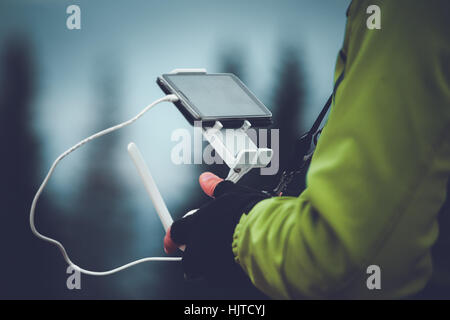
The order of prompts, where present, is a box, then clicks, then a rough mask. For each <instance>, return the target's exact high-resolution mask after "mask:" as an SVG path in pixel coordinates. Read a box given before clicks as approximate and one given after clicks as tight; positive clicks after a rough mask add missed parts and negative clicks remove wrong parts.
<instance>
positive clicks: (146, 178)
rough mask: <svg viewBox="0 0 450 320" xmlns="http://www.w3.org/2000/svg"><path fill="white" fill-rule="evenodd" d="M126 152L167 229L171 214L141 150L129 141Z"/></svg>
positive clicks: (170, 223) (171, 220)
mask: <svg viewBox="0 0 450 320" xmlns="http://www.w3.org/2000/svg"><path fill="white" fill-rule="evenodd" d="M128 154H129V155H130V157H131V159H132V160H133V162H134V164H135V165H136V168H137V170H138V173H139V175H140V176H141V178H142V181H143V182H144V186H145V189H146V190H147V193H148V195H149V196H150V199H151V200H152V202H153V205H154V206H155V209H156V212H157V213H158V216H159V219H160V220H161V223H162V225H163V227H164V230H165V231H166V232H167V229H169V227H170V226H171V225H172V223H173V219H172V216H171V215H170V213H169V210H167V206H166V203H165V202H164V200H163V198H162V196H161V193H160V192H159V190H158V187H157V186H156V182H155V180H154V179H153V177H152V175H151V173H150V170H149V169H148V167H147V165H146V164H145V160H144V158H143V157H142V154H141V152H140V151H139V149H138V147H137V146H136V144H134V143H133V142H130V143H129V144H128Z"/></svg>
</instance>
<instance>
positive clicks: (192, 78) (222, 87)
mask: <svg viewBox="0 0 450 320" xmlns="http://www.w3.org/2000/svg"><path fill="white" fill-rule="evenodd" d="M156 82H157V84H158V85H159V86H160V88H161V89H162V90H163V91H164V92H165V93H166V94H175V95H177V96H178V97H179V99H180V100H179V101H177V102H175V105H176V107H177V108H178V109H179V110H180V111H181V113H182V114H183V115H184V117H185V118H186V119H187V120H188V121H189V123H191V124H194V121H201V123H202V126H204V127H207V126H213V125H214V123H215V122H216V121H220V122H221V123H222V125H223V127H225V128H237V127H240V126H241V125H242V124H243V123H244V121H245V120H248V121H249V122H250V123H251V124H252V126H253V127H266V126H268V125H270V124H271V123H272V113H271V112H270V111H269V109H267V108H266V107H265V106H264V104H263V103H262V102H261V101H259V100H258V98H256V96H255V95H254V94H253V93H252V92H251V91H250V90H249V89H248V88H247V87H246V86H245V85H244V84H243V83H242V81H241V80H239V78H238V77H236V76H235V75H234V74H231V73H212V74H207V73H195V72H192V73H189V72H186V73H185V72H183V73H174V74H163V75H162V76H160V77H158V79H157V81H156Z"/></svg>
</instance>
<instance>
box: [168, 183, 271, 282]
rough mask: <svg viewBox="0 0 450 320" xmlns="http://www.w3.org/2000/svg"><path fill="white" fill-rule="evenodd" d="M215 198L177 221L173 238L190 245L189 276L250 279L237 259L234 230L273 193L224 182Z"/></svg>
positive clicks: (186, 258) (187, 253) (187, 254)
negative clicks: (243, 217)
mask: <svg viewBox="0 0 450 320" xmlns="http://www.w3.org/2000/svg"><path fill="white" fill-rule="evenodd" d="M214 197H215V199H213V200H211V201H210V202H208V203H207V204H205V205H203V206H202V207H200V208H199V210H198V211H197V212H195V213H194V214H192V215H190V216H187V217H185V218H182V219H179V220H177V221H175V222H174V223H173V224H172V226H171V229H170V231H169V232H170V238H171V240H172V241H173V242H175V243H176V244H177V245H181V244H185V245H186V249H185V251H184V254H183V261H182V263H183V269H184V272H185V276H186V278H188V279H196V278H203V277H204V278H206V279H208V280H210V281H212V282H216V283H221V284H233V283H236V282H239V281H242V280H243V279H248V277H247V276H246V275H245V273H244V271H243V270H242V268H241V267H240V266H239V265H238V264H237V263H236V262H235V260H234V255H233V252H232V247H231V245H232V241H233V233H234V229H235V227H236V225H237V223H238V222H239V219H240V218H241V216H242V214H244V213H248V212H249V211H250V210H251V209H252V208H253V206H254V205H255V204H256V203H257V202H259V201H261V200H264V199H266V198H268V197H269V195H268V194H266V193H265V192H262V191H258V190H255V189H251V188H248V187H243V186H238V185H236V184H234V183H233V182H230V181H222V182H220V183H219V184H218V185H217V186H216V187H215V189H214Z"/></svg>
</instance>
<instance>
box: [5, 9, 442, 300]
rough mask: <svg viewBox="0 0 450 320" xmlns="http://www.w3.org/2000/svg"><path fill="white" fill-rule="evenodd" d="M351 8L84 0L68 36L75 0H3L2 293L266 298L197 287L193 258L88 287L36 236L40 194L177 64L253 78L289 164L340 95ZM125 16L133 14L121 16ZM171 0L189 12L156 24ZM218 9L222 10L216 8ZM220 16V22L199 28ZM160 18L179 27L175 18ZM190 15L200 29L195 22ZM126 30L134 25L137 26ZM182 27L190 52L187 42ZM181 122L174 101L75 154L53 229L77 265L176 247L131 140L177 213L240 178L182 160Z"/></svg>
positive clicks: (47, 195)
mask: <svg viewBox="0 0 450 320" xmlns="http://www.w3.org/2000/svg"><path fill="white" fill-rule="evenodd" d="M348 2H349V1H342V2H341V3H339V4H336V2H335V1H324V2H323V3H322V4H313V2H312V1H311V2H307V1H280V2H275V1H249V3H248V4H246V5H245V6H244V7H245V8H243V9H242V8H240V7H241V6H243V5H242V4H241V2H239V1H229V2H227V4H226V5H224V4H220V3H219V2H215V1H191V2H189V3H190V5H186V3H187V2H185V3H182V2H180V1H167V4H166V2H164V3H165V5H162V4H161V3H157V2H156V1H148V2H143V1H128V2H125V1H117V2H115V3H114V4H110V2H107V1H95V4H92V2H91V3H89V4H88V2H87V1H76V4H79V5H80V7H81V9H82V29H81V30H78V31H69V30H67V29H66V28H65V19H66V17H67V15H66V14H65V8H66V7H67V6H68V5H69V4H73V3H72V2H69V1H58V2H56V1H32V2H26V1H3V2H2V4H0V15H1V16H0V26H2V28H1V29H0V41H1V43H0V81H1V82H0V84H1V86H0V142H1V146H2V150H3V151H2V153H1V155H2V157H1V165H2V179H1V184H0V188H1V190H0V205H1V208H0V209H1V210H0V218H1V222H0V241H1V244H0V248H1V252H2V253H1V257H0V261H1V272H0V298H43V299H46V298H62V299H75V298H86V299H101V298H113V299H119V298H137V299H148V298H149V299H197V298H210V299H219V298H220V299H224V298H225V299H226V298H235V299H240V298H264V296H263V295H262V294H261V293H259V292H258V291H257V290H255V289H254V288H251V287H250V286H245V287H243V288H217V287H213V286H210V285H208V284H206V283H203V282H186V281H185V280H184V279H183V273H182V269H181V265H180V264H179V263H169V262H157V263H148V264H144V265H139V266H136V267H133V268H131V269H128V270H126V271H123V272H120V273H118V274H115V275H112V276H108V277H89V276H84V275H82V281H81V285H82V289H81V290H68V289H67V288H66V279H67V277H68V275H67V274H66V268H67V266H66V264H65V263H64V261H63V259H62V257H61V256H60V252H59V251H58V250H57V249H56V248H55V247H54V246H51V245H49V244H47V243H44V242H43V241H41V240H38V239H36V238H34V237H33V236H32V234H31V232H30V229H29V225H28V213H29V208H30V205H31V200H32V198H33V196H34V193H35V192H36V190H37V188H38V186H39V184H40V183H41V181H42V179H43V178H44V175H45V174H46V172H47V170H48V168H49V167H50V164H51V163H52V161H53V160H54V159H55V158H56V157H57V155H59V154H60V153H61V152H62V151H64V150H66V149H67V148H68V147H70V146H71V145H73V144H74V143H76V142H77V141H79V140H80V139H82V138H84V137H85V136H88V135H89V134H91V133H93V132H97V131H99V130H100V129H104V128H106V127H108V126H111V125H113V124H116V123H118V122H121V121H123V120H125V119H128V118H130V117H132V116H134V115H135V114H136V113H137V112H138V111H140V110H141V108H142V107H143V106H145V105H146V104H148V103H149V102H151V101H153V100H154V99H156V98H158V97H160V96H162V92H159V89H158V88H157V86H156V84H155V80H156V77H157V76H158V75H159V74H161V73H164V72H168V71H170V70H171V69H173V68H177V67H206V68H207V69H208V71H210V72H232V73H234V74H236V75H237V76H238V77H239V78H241V79H242V80H243V82H244V83H246V84H247V85H248V87H249V88H250V89H251V90H252V91H254V92H255V94H256V96H258V97H259V98H260V99H261V100H262V101H263V102H264V103H265V104H266V105H267V106H268V107H269V108H270V109H271V110H272V112H273V114H274V124H273V128H279V129H280V142H281V145H280V160H281V166H282V165H283V163H284V161H285V159H286V158H287V157H288V155H289V154H290V151H291V150H290V146H291V145H292V143H293V141H294V140H295V138H296V137H298V136H299V135H300V134H301V133H302V132H303V131H304V130H305V129H307V127H308V124H310V123H311V122H312V120H313V117H314V116H315V114H317V112H318V111H319V110H320V108H321V106H322V104H323V102H325V100H326V98H327V95H328V92H331V88H332V78H333V66H334V61H335V56H336V53H337V52H338V50H339V46H340V44H341V42H342V39H343V33H344V26H345V10H346V7H347V5H348ZM132 6H134V7H133V9H131V8H130V7H132ZM223 6H225V9H224V8H223ZM251 8H253V9H254V10H253V11H250V9H251ZM103 9H104V12H105V14H104V16H102V12H103V11H102V10H103ZM222 9H224V10H222ZM121 10H122V13H123V19H125V20H124V21H120V22H119V21H116V20H114V19H115V18H117V16H118V15H119V16H120V15H121ZM168 10H174V11H173V15H174V18H173V19H168V18H167V17H165V19H163V20H161V21H158V20H152V17H155V16H156V15H158V14H160V13H161V12H167V11H168ZM202 10H203V11H202ZM308 10H310V12H308ZM142 12H147V13H148V17H146V16H145V15H143V16H141V15H140V14H141V13H142ZM217 12H221V14H220V19H215V17H214V14H215V13H217ZM212 13H214V14H212ZM284 13H285V14H284ZM288 14H290V15H291V16H290V17H287V18H286V17H285V15H288ZM296 14H298V15H299V16H296ZM95 15H97V18H94V17H95ZM205 15H206V16H209V18H207V19H205V20H206V21H204V22H203V23H201V22H199V20H202V18H204V17H205ZM300 15H302V16H301V17H300ZM39 16H41V18H39ZM105 16H106V17H105ZM308 16H312V17H308ZM134 17H136V19H134ZM183 17H187V18H186V19H185V20H183ZM268 17H270V19H273V20H270V19H269V18H268ZM307 17H308V18H307ZM288 18H290V20H289V19H288ZM301 18H303V19H306V20H307V19H309V20H307V21H306V22H305V21H301V20H302V19H301ZM40 19H43V20H40ZM95 19H100V21H97V22H94V20H95ZM108 19H111V20H113V21H116V22H115V23H111V20H108ZM155 19H156V18H155ZM181 20H182V21H181ZM17 21H19V23H17ZM108 21H109V22H108ZM186 21H187V22H186ZM22 22H23V23H22ZM161 23H162V24H163V25H164V24H166V23H168V24H172V26H169V27H164V28H163V27H162V26H161ZM186 23H187V24H188V25H194V26H197V27H193V30H190V29H189V28H187V30H181V29H182V28H180V27H181V25H182V24H186ZM211 23H214V24H215V23H217V25H214V27H212V30H211V28H210V29H208V28H207V27H208V26H211V25H210V24H211ZM118 24H119V25H120V24H125V25H127V27H123V28H124V30H122V26H118ZM173 24H175V27H174V26H173ZM255 25H256V26H255ZM55 26H56V27H55ZM102 26H103V29H102ZM184 26H185V25H184ZM52 28H57V29H56V31H52V30H53V29H52ZM58 28H59V29H58ZM265 28H267V29H265ZM270 28H272V29H273V30H275V31H274V32H272V31H270ZM116 29H117V30H118V31H117V32H116ZM150 30H153V31H150ZM155 30H157V31H155ZM237 30H240V31H242V32H237ZM268 30H269V31H268ZM152 32H153V33H152ZM180 32H181V34H182V37H181V38H182V39H181V40H180V43H181V44H180V46H183V49H182V50H180V48H177V47H176V46H174V45H173V39H175V38H177V37H178V39H180V34H179V33H180ZM208 33H210V34H208ZM82 37H87V38H90V40H89V41H87V40H81V39H80V38H82ZM97 39H99V40H98V44H97ZM167 39H172V40H171V41H166V40H167ZM199 39H200V40H199ZM83 41H87V42H86V43H83ZM71 42H72V43H75V45H74V46H71ZM186 43H187V44H190V43H192V47H190V48H187V47H186ZM205 43H207V44H208V45H207V46H204V45H205ZM195 44H198V46H197V49H196V45H195ZM124 47H126V48H129V49H128V50H124V49H123V48H124ZM116 49H117V50H116ZM71 50H72V51H75V52H76V54H75V56H76V58H74V57H75V56H74V55H73V54H72V55H70V53H68V51H71ZM130 52H131V53H132V54H130ZM68 57H70V58H71V59H74V60H70V59H69V58H68ZM86 61H88V62H87V63H86ZM255 61H256V62H255ZM136 97H137V98H136ZM288 97H289V98H288ZM179 127H186V128H190V127H189V125H188V124H187V123H185V121H184V119H183V118H182V116H181V115H179V114H178V111H176V109H175V108H174V107H172V106H169V105H161V106H158V107H157V108H155V110H152V111H151V112H150V113H149V114H147V115H146V116H145V117H144V118H143V119H141V120H140V122H139V124H136V126H135V128H134V129H125V130H121V131H123V132H117V133H113V134H111V135H108V136H106V137H103V138H101V139H99V140H97V141H94V142H93V143H91V144H89V145H86V146H85V147H83V149H81V150H80V151H77V152H76V153H74V154H73V155H70V157H69V158H67V160H65V161H63V163H62V164H61V166H60V167H58V168H57V170H56V172H55V176H54V178H53V180H52V181H51V182H50V184H49V186H48V189H46V190H45V192H44V194H43V195H42V197H41V200H40V202H39V204H38V207H37V213H36V215H37V216H36V222H37V227H38V229H39V230H41V232H42V233H43V234H45V235H49V236H51V237H54V238H56V239H58V240H61V242H62V243H63V244H64V245H65V247H66V248H67V249H68V252H69V255H70V256H71V258H72V260H73V261H75V262H76V263H77V264H78V265H80V266H82V267H85V268H87V269H91V270H106V269H111V268H113V267H116V266H118V265H121V264H124V263H126V262H128V261H130V260H132V259H137V258H141V257H144V256H163V255H164V252H163V250H162V238H163V235H164V233H163V229H162V227H161V225H160V223H159V221H158V219H157V217H156V214H155V212H154V209H153V208H152V205H151V202H150V200H149V199H148V197H147V195H146V193H145V190H144V188H143V186H142V184H141V182H140V180H139V177H138V176H137V174H136V172H135V169H134V167H133V166H132V164H131V162H130V160H129V159H128V156H127V154H126V145H127V144H128V142H130V141H136V142H137V144H138V145H139V147H140V148H141V149H142V151H143V154H144V156H145V158H146V160H147V161H148V163H149V166H150V168H151V170H152V172H153V174H154V176H155V179H156V181H157V183H158V184H159V185H160V187H161V190H162V193H163V196H164V197H165V199H166V201H167V203H168V206H169V209H170V210H171V212H172V213H173V214H174V215H175V217H179V216H181V215H183V214H184V213H185V212H186V211H188V210H190V209H191V208H195V207H198V206H199V205H200V204H202V203H204V202H205V201H207V200H208V199H207V197H206V196H204V195H203V194H202V193H201V190H200V188H199V187H198V183H197V177H198V175H199V174H200V173H201V172H203V171H205V170H208V171H213V172H215V173H217V174H219V175H222V176H224V175H226V173H227V168H226V167H225V166H223V165H222V166H220V165H217V166H216V165H214V166H206V165H184V166H175V165H173V164H171V163H170V148H171V147H172V146H173V145H174V143H173V142H172V141H171V140H170V133H171V131H172V130H174V129H176V128H179ZM276 179H277V177H276V176H260V175H259V172H258V171H255V170H254V171H253V172H251V173H249V174H248V175H247V176H246V177H244V179H243V180H242V183H244V184H248V185H253V186H259V187H264V188H269V187H273V186H274V185H275V183H276ZM447 216H448V215H447Z"/></svg>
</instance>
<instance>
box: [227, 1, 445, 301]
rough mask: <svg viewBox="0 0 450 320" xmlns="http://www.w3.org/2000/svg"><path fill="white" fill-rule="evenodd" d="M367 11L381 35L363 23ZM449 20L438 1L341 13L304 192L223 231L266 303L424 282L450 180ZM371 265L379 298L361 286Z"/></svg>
mask: <svg viewBox="0 0 450 320" xmlns="http://www.w3.org/2000/svg"><path fill="white" fill-rule="evenodd" d="M372 4H376V5H378V6H379V7H380V8H381V30H376V29H375V30H369V29H368V28H367V27H366V20H367V18H368V17H369V16H370V14H367V13H366V9H367V7H368V6H369V5H372ZM448 14H449V5H448V1H425V0H423V1H406V0H395V1H392V0H390V1H376V0H371V1H353V2H352V4H351V5H350V7H349V10H348V18H347V26H346V31H345V40H344V44H343V47H342V50H341V52H340V53H339V56H338V60H337V64H336V71H335V95H334V99H333V105H332V108H331V113H330V115H329V118H328V121H327V124H326V127H325V129H324V130H323V133H322V135H321V137H320V140H319V142H318V145H317V149H316V152H315V154H314V156H313V159H312V162H311V166H310V168H309V171H308V173H307V178H306V181H307V188H306V189H305V191H304V192H303V193H302V194H301V195H300V196H299V197H274V198H271V199H267V200H264V201H261V202H259V203H258V204H257V205H256V206H255V207H254V208H253V209H252V210H251V211H250V212H249V213H248V215H243V216H242V218H241V220H240V222H239V224H238V225H237V227H236V229H235V232H234V235H233V252H234V255H235V259H236V261H237V262H238V263H239V264H240V265H241V266H242V268H243V269H244V270H245V272H246V273H247V274H248V275H249V277H250V279H251V281H252V282H253V283H254V285H255V286H256V287H257V288H259V289H260V290H262V291H263V292H264V293H266V294H267V295H269V296H270V297H273V298H281V299H285V298H294V299H295V298H302V297H308V298H324V297H325V298H335V297H339V298H402V297H407V296H409V295H412V294H414V293H416V292H418V291H420V290H421V289H422V288H423V287H424V286H425V285H426V283H427V281H428V280H429V278H430V276H431V273H432V259H431V254H430V250H431V247H432V246H433V244H434V243H435V241H436V238H437V236H438V232H439V226H438V223H437V213H438V211H439V209H440V207H441V206H442V204H443V203H444V200H445V196H446V184H447V181H448V178H449V175H450V40H449V39H450V19H448V17H449V15H448ZM446 232H449V230H447V231H446ZM449 254H450V253H449ZM370 265H377V266H379V267H380V269H381V290H369V289H368V288H367V285H366V281H367V278H368V277H369V274H368V273H367V267H368V266H370Z"/></svg>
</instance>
